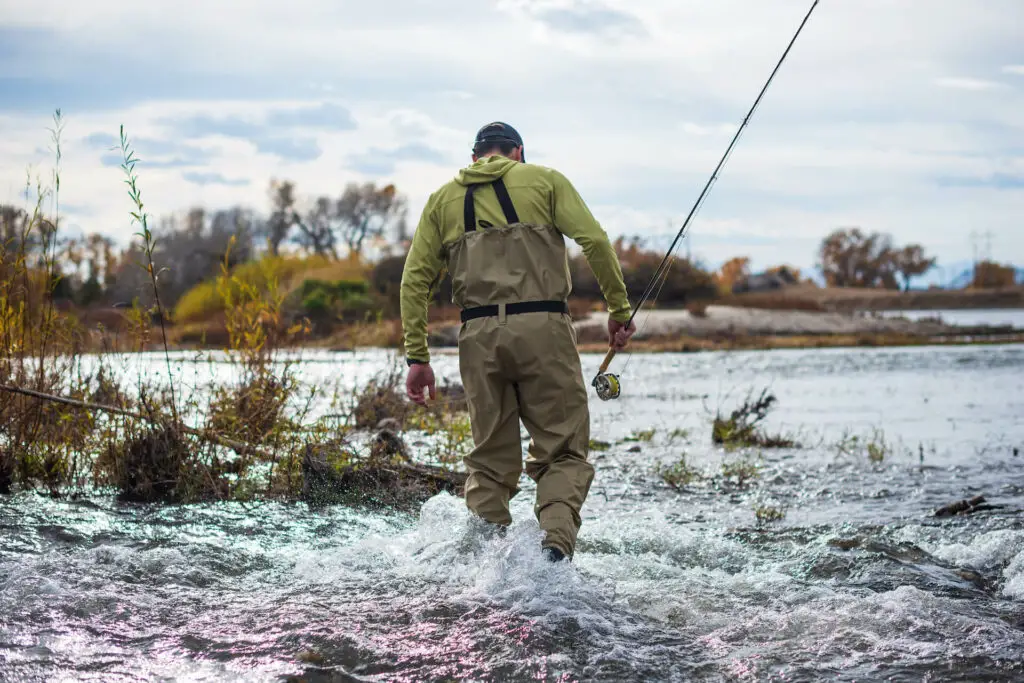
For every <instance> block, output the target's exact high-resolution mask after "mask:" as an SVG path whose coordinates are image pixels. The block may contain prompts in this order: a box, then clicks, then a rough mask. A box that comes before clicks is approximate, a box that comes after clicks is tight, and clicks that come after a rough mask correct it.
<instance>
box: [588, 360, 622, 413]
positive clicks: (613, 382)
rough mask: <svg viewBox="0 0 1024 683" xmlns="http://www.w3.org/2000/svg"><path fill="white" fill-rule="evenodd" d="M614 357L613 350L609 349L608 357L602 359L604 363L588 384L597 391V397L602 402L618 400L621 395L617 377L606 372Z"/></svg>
mask: <svg viewBox="0 0 1024 683" xmlns="http://www.w3.org/2000/svg"><path fill="white" fill-rule="evenodd" d="M614 357H615V349H610V350H609V351H608V355H606V356H605V357H604V362H602V363H601V368H600V369H599V370H598V371H597V376H596V377H594V381H593V382H591V383H590V384H591V386H593V387H594V390H595V391H597V397H598V398H600V399H601V400H602V401H610V400H611V399H613V398H618V397H619V394H621V393H622V384H620V383H619V376H618V375H614V374H612V373H610V372H607V370H608V365H609V364H611V362H612V358H614Z"/></svg>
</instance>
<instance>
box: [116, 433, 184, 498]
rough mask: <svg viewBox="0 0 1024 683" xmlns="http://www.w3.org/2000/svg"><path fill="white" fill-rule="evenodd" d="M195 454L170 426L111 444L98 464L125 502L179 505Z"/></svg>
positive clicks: (182, 437)
mask: <svg viewBox="0 0 1024 683" xmlns="http://www.w3.org/2000/svg"><path fill="white" fill-rule="evenodd" d="M191 460H192V458H191V451H190V445H189V443H188V441H187V440H186V439H185V437H184V435H183V434H182V433H181V432H180V431H178V430H176V429H174V428H172V427H167V426H158V427H153V428H151V429H148V430H146V431H144V432H142V433H141V434H138V435H136V436H133V437H131V438H129V439H128V440H127V441H125V442H123V443H121V444H111V445H110V446H109V447H108V450H107V452H106V453H105V457H103V458H101V459H100V460H99V461H98V463H97V465H98V467H99V468H100V469H101V470H103V471H104V472H105V474H106V476H107V477H109V480H110V483H112V484H113V485H114V486H115V487H116V488H117V490H118V496H119V497H120V498H121V500H126V501H133V502H154V501H167V502H177V501H181V500H182V499H183V498H184V497H185V495H184V494H185V492H184V491H183V490H182V489H183V486H182V483H183V481H184V480H185V478H186V475H187V472H186V469H187V468H188V467H189V465H190V461H191Z"/></svg>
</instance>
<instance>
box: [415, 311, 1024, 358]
mask: <svg viewBox="0 0 1024 683" xmlns="http://www.w3.org/2000/svg"><path fill="white" fill-rule="evenodd" d="M975 318H976V319H975V322H977V323H980V324H971V325H956V324H950V323H947V322H944V321H942V320H940V319H933V318H929V317H923V316H922V317H916V318H910V317H902V316H899V315H896V314H887V315H881V314H875V313H849V312H821V311H803V310H776V309H762V308H746V307H739V306H719V305H710V306H707V307H706V308H694V310H653V311H646V310H645V311H643V312H641V313H640V314H639V315H638V316H637V318H636V323H637V328H638V331H637V334H636V335H635V336H634V338H633V339H634V341H633V343H632V348H633V349H634V350H638V351H706V350H733V349H781V348H825V347H847V346H919V345H922V344H956V345H963V344H992V343H1020V342H1024V326H1015V325H1012V324H1009V325H1008V324H988V323H987V322H986V321H985V316H984V315H983V314H980V313H979V314H977V315H976V316H975ZM607 321H608V316H607V314H606V313H598V312H593V313H589V314H584V315H583V316H581V317H579V318H577V319H576V320H575V322H574V326H575V328H576V333H577V338H578V341H579V346H580V349H581V350H582V351H595V352H596V351H599V350H600V349H601V347H602V345H604V346H605V347H606V345H607V342H606V338H607V332H606V330H607ZM458 332H459V324H458V323H440V324H438V325H436V326H435V327H434V329H433V330H432V333H431V335H430V343H431V345H432V346H435V347H442V348H443V347H454V346H457V344H458Z"/></svg>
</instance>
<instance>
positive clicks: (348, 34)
mask: <svg viewBox="0 0 1024 683" xmlns="http://www.w3.org/2000/svg"><path fill="white" fill-rule="evenodd" d="M810 5H811V0H771V1H770V2H769V1H766V0H716V2H713V3H712V2H707V1H706V0H703V1H701V0H644V1H643V2H637V1H636V0H631V1H627V0H430V2H426V1H425V0H381V1H378V2H365V1H360V2H355V1H352V0H290V2H285V3H282V2H279V1H274V2H270V1H268V0H244V1H243V0H146V2H136V3H125V2H120V1H118V2H114V1H112V0H89V1H88V2H82V1H80V0H34V1H33V2H31V3H27V2H21V1H20V0H0V202H12V203H18V204H23V203H25V202H26V201H27V200H26V197H25V187H26V182H27V180H28V182H29V183H31V184H35V182H36V179H37V178H38V179H42V181H43V182H47V181H48V180H49V179H50V178H51V175H52V172H53V143H52V141H51V132H50V130H49V129H50V128H52V126H53V121H52V116H53V112H54V110H55V109H57V108H60V109H61V112H62V115H63V119H64V127H63V131H62V144H61V153H62V159H61V167H60V173H61V185H60V210H61V214H62V215H63V216H64V226H65V227H66V229H68V230H69V231H71V232H75V231H84V232H102V233H106V234H109V235H111V236H113V237H115V239H117V240H118V241H120V242H125V241H127V240H128V239H129V237H130V235H131V233H132V232H133V231H134V230H135V229H136V228H135V227H134V226H132V225H131V221H130V218H129V215H128V214H129V210H130V202H129V198H128V196H127V194H126V188H125V186H124V184H123V183H122V180H123V174H122V171H121V169H120V167H119V165H120V160H121V159H120V151H119V150H118V149H116V147H117V144H118V136H119V130H120V127H121V126H122V125H123V126H124V130H125V132H126V134H127V135H128V138H129V140H130V142H131V144H132V145H133V146H134V148H135V150H136V155H137V156H138V158H139V159H140V161H139V163H138V165H137V166H136V172H137V174H138V180H139V185H140V187H141V189H142V198H143V201H144V203H145V209H146V211H147V212H149V213H150V214H151V215H153V216H160V215H166V214H169V213H172V212H180V211H184V210H186V209H187V208H189V207H190V206H193V205H201V206H204V207H206V208H207V209H216V208H226V207H228V206H233V205H239V204H241V205H245V206H249V207H252V208H254V209H257V210H259V211H261V212H265V211H266V210H267V208H268V205H269V202H268V187H269V184H270V182H271V180H273V179H278V180H285V179H287V180H291V181H294V182H295V183H296V186H297V190H298V194H299V196H300V197H301V198H311V197H313V196H315V195H320V194H325V193H326V194H332V195H338V194H340V192H341V190H342V189H343V188H344V186H345V185H346V184H347V183H349V182H365V181H373V182H378V183H388V182H393V183H395V184H396V186H397V187H398V189H399V191H400V192H402V193H404V194H405V196H406V197H407V198H408V203H409V212H410V213H409V216H410V219H411V221H410V222H411V223H413V224H415V222H416V219H418V217H419V214H420V211H421V209H422V207H423V205H424V203H425V202H426V199H427V197H428V196H429V195H430V193H431V192H433V191H434V190H435V189H437V187H438V186H440V185H441V184H443V183H444V182H446V181H447V180H449V179H450V178H451V177H453V175H454V174H455V173H456V172H457V170H458V168H460V167H461V166H463V165H465V164H467V163H469V154H470V146H471V143H472V139H473V136H474V134H475V132H476V130H477V129H478V128H479V127H480V126H482V125H484V124H486V123H489V122H491V121H495V120H501V121H506V122H508V123H510V124H512V125H513V126H515V127H516V128H517V129H518V130H519V132H520V133H521V134H522V135H523V137H524V139H525V147H526V155H527V161H529V162H531V163H538V164H543V165H545V166H551V167H554V168H557V169H559V170H560V171H561V172H562V173H564V174H565V175H566V176H567V177H568V178H569V179H570V180H571V181H572V182H573V183H574V184H575V185H576V187H577V189H578V190H579V191H580V193H581V194H582V195H583V197H584V199H585V200H586V202H587V203H588V204H589V206H590V207H591V209H592V211H593V212H594V214H595V216H597V218H598V219H599V220H600V222H601V223H602V225H603V226H604V227H605V229H606V230H607V231H608V233H609V234H610V235H611V236H612V237H617V236H620V235H627V236H628V235H640V236H642V237H645V238H647V239H649V240H650V244H652V245H654V246H662V247H664V246H667V244H668V242H669V241H670V240H671V238H672V236H673V234H674V233H675V232H676V230H678V228H679V227H680V226H681V225H682V222H683V219H684V218H685V216H686V214H687V213H688V212H689V210H690V208H691V206H692V205H693V203H694V201H695V200H696V198H697V196H698V194H699V193H700V190H701V189H702V187H703V186H704V184H705V182H706V181H707V179H708V178H709V176H710V174H711V172H712V170H713V169H714V167H715V165H716V163H717V162H718V160H719V158H720V157H721V155H722V153H723V152H724V151H725V149H726V146H727V145H728V143H729V140H730V138H731V136H732V135H733V133H734V132H735V131H736V129H737V127H738V125H739V123H740V122H741V121H742V120H743V117H744V116H745V115H746V113H747V110H748V109H749V107H750V105H751V103H752V102H753V100H754V98H755V96H756V95H757V93H758V91H759V90H760V88H761V86H762V85H763V83H764V81H765V79H766V78H767V77H768V75H769V73H770V72H771V70H772V68H773V67H774V66H775V63H776V61H777V60H778V58H779V56H780V55H781V54H782V51H783V50H784V49H785V47H786V45H787V43H788V42H789V40H790V38H791V37H792V34H793V32H794V31H795V30H796V28H797V26H798V25H799V24H800V21H801V20H802V19H803V17H804V15H805V13H806V12H807V10H808V9H809V7H810ZM1021 26H1024V2H1021V1H1020V0H929V1H928V2H925V1H924V0H822V1H821V2H820V4H819V5H818V6H817V8H816V9H815V11H814V13H813V15H812V16H811V18H810V20H809V21H808V23H807V25H806V27H805V29H804V31H803V33H802V34H801V35H800V37H799V39H798V40H797V42H796V44H795V46H794V47H793V49H792V51H791V53H790V55H789V57H788V59H787V61H786V62H785V64H783V66H782V68H781V70H780V71H779V73H778V75H777V76H776V78H775V81H774V83H773V85H772V86H771V88H770V89H769V90H768V92H767V94H766V95H765V97H764V99H763V100H762V102H761V105H760V107H759V108H758V109H757V111H756V112H755V114H754V116H753V118H752V119H751V120H750V123H749V125H748V126H747V128H746V129H745V131H744V133H743V135H742V137H741V138H740V140H739V142H738V143H737V145H736V147H735V149H734V151H733V153H732V155H731V157H730V158H729V160H728V161H727V163H726V164H725V166H724V168H723V170H722V172H721V174H720V176H719V178H718V180H717V182H716V183H715V184H714V186H713V187H712V189H711V191H710V194H709V195H708V198H707V200H706V202H705V203H704V205H703V207H702V208H701V210H700V212H699V213H698V214H697V216H696V218H694V220H693V221H692V222H691V225H690V238H689V243H688V244H685V245H684V246H683V247H682V248H681V250H680V251H681V252H683V253H685V252H686V251H687V250H689V251H690V252H691V253H692V254H693V255H694V256H695V257H699V258H700V259H702V260H703V261H704V262H705V263H707V264H709V265H715V264H718V263H721V262H722V261H724V260H726V259H728V258H730V257H733V256H747V257H749V258H750V259H751V261H752V264H753V265H754V267H755V268H761V267H767V266H771V265H777V264H781V263H787V264H790V265H793V266H796V267H799V268H803V269H805V270H807V269H810V268H812V267H813V265H814V263H815V260H816V252H817V247H818V245H819V243H820V241H821V239H822V238H823V237H824V236H825V235H826V234H827V233H828V232H829V231H831V230H833V229H835V228H838V227H849V226H860V227H861V228H863V229H865V230H867V231H882V232H887V233H889V234H891V235H892V237H893V239H894V240H895V241H896V243H897V244H903V243H907V242H918V243H921V244H923V245H924V246H925V247H926V249H927V251H928V252H929V253H930V254H932V255H934V256H936V257H937V258H938V261H939V264H940V268H938V269H937V270H936V271H935V272H934V273H933V274H932V276H931V277H932V278H933V279H937V280H939V281H942V280H944V279H948V278H951V277H952V276H953V275H954V274H955V273H956V272H957V271H958V270H962V269H963V268H964V267H965V266H964V264H967V265H969V263H970V261H971V259H972V258H973V256H974V254H975V252H976V251H977V252H978V253H979V254H980V255H981V256H986V255H991V257H993V258H995V259H996V260H999V261H1001V262H1013V263H1016V264H1018V265H1021V264H1024V41H1022V40H1020V35H1021V33H1020V28H1019V27H1021Z"/></svg>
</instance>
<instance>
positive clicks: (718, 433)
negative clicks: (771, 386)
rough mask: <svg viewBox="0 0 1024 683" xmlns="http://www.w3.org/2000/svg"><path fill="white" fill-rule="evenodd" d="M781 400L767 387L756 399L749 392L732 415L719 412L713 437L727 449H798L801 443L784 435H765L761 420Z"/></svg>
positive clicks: (713, 440)
mask: <svg viewBox="0 0 1024 683" xmlns="http://www.w3.org/2000/svg"><path fill="white" fill-rule="evenodd" d="M777 400H778V399H777V398H776V397H775V395H774V394H771V393H769V392H768V390H767V389H763V390H762V391H761V393H760V395H758V396H757V397H756V398H754V396H753V394H752V393H751V394H748V396H747V398H746V399H745V400H744V401H743V403H742V404H740V406H739V407H738V408H736V409H735V410H733V411H732V412H731V413H730V414H729V417H727V418H726V417H722V415H721V413H716V415H715V419H714V421H713V422H712V425H711V440H712V442H714V443H716V444H720V445H723V446H725V447H726V448H729V449H732V448H742V447H761V448H796V447H797V443H796V442H795V441H793V440H791V439H788V438H786V437H783V436H777V435H776V436H773V435H768V434H765V433H764V432H763V431H762V430H761V429H760V427H759V423H760V422H761V421H762V420H764V419H765V418H766V417H767V416H768V411H769V410H770V409H771V407H772V405H773V404H774V403H775V402H776V401H777Z"/></svg>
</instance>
